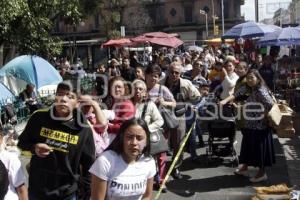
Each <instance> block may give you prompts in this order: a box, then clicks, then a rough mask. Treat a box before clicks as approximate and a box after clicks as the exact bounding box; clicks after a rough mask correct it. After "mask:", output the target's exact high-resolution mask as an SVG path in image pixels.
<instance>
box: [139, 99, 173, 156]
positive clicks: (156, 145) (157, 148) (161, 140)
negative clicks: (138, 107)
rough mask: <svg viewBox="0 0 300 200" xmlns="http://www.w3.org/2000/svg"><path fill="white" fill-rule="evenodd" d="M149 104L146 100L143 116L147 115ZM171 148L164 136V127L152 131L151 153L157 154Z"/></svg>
mask: <svg viewBox="0 0 300 200" xmlns="http://www.w3.org/2000/svg"><path fill="white" fill-rule="evenodd" d="M147 107H148V104H147V102H145V105H144V108H143V112H142V115H141V118H144V117H145V114H146V110H147ZM168 150H169V146H168V142H167V140H166V138H165V137H164V136H163V129H159V130H157V131H155V132H152V133H150V154H151V155H156V154H159V153H162V152H166V151H168Z"/></svg>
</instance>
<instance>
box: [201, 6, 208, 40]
mask: <svg viewBox="0 0 300 200" xmlns="http://www.w3.org/2000/svg"><path fill="white" fill-rule="evenodd" d="M200 14H201V15H205V26H206V39H207V38H208V23H207V13H206V12H205V11H204V10H201V9H200Z"/></svg>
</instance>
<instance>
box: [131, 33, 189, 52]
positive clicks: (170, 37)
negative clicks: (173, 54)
mask: <svg viewBox="0 0 300 200" xmlns="http://www.w3.org/2000/svg"><path fill="white" fill-rule="evenodd" d="M131 40H132V41H133V42H136V43H147V42H149V43H151V44H156V45H160V46H165V47H172V48H176V47H178V46H180V45H182V44H183V41H181V40H180V39H178V38H177V37H175V35H174V34H168V33H164V32H150V33H144V34H143V35H140V36H137V37H135V38H131Z"/></svg>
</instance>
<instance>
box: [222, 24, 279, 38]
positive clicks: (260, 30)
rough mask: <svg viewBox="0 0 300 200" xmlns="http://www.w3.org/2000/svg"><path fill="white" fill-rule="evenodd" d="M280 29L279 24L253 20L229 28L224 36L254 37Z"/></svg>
mask: <svg viewBox="0 0 300 200" xmlns="http://www.w3.org/2000/svg"><path fill="white" fill-rule="evenodd" d="M278 29H281V28H280V27H279V26H275V25H266V24H263V23H257V22H253V21H249V22H244V23H241V24H238V25H235V26H234V27H232V28H231V29H229V30H228V31H227V32H226V33H225V34H224V35H223V36H222V38H235V39H236V38H244V39H246V38H253V37H262V36H264V35H265V34H266V33H271V32H274V31H276V30H278Z"/></svg>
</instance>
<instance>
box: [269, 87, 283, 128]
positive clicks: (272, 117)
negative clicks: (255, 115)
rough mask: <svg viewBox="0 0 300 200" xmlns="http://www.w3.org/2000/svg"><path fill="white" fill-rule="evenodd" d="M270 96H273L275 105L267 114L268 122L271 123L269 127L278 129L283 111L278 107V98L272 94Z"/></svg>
mask: <svg viewBox="0 0 300 200" xmlns="http://www.w3.org/2000/svg"><path fill="white" fill-rule="evenodd" d="M269 94H270V95H271V97H272V99H273V102H274V104H273V106H272V108H271V110H270V111H269V112H268V114H267V120H268V122H269V125H270V126H271V127H272V128H277V127H278V126H279V124H280V121H281V119H282V114H281V111H280V108H279V106H278V103H277V100H276V98H275V97H274V95H272V94H271V92H269Z"/></svg>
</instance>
